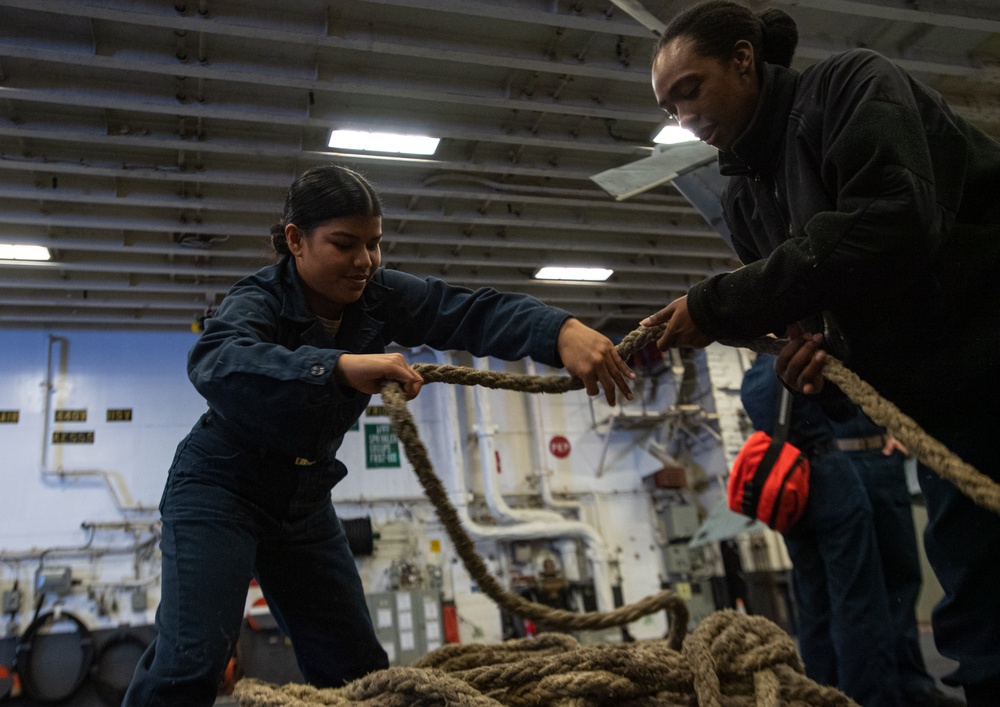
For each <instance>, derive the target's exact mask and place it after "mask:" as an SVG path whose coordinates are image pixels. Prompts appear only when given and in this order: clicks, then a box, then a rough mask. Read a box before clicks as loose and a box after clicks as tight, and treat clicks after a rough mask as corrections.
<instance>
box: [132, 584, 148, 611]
mask: <svg viewBox="0 0 1000 707" xmlns="http://www.w3.org/2000/svg"><path fill="white" fill-rule="evenodd" d="M148 605H149V602H148V600H147V597H146V590H145V589H136V590H135V591H134V592H132V611H145V610H146V607H147V606H148Z"/></svg>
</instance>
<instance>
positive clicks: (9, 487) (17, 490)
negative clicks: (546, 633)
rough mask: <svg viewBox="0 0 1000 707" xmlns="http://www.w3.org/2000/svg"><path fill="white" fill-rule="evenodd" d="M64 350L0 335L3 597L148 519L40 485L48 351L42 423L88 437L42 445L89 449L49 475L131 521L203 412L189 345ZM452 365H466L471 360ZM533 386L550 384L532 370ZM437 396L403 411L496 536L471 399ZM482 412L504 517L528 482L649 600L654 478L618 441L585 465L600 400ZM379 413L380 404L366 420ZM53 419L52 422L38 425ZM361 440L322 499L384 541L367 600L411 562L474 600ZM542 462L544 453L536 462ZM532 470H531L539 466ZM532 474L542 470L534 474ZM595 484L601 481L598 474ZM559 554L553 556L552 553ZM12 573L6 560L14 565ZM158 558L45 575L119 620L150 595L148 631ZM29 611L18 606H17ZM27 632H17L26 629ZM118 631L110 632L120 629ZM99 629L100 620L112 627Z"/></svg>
mask: <svg viewBox="0 0 1000 707" xmlns="http://www.w3.org/2000/svg"><path fill="white" fill-rule="evenodd" d="M52 333H53V334H55V335H56V336H58V337H61V339H62V340H64V342H65V347H63V346H62V345H61V344H59V342H58V341H57V342H56V343H55V344H50V334H49V332H45V331H36V330H30V331H27V330H16V329H15V330H0V370H3V372H4V374H3V376H2V377H0V410H17V411H18V412H19V421H18V422H17V423H16V424H0V448H2V449H3V450H4V451H3V457H2V459H3V461H2V465H3V474H2V479H3V487H2V489H3V490H0V557H6V558H7V559H8V561H6V562H0V590H3V589H9V588H10V586H11V584H12V583H13V581H14V580H15V579H19V580H20V586H21V588H22V589H26V588H27V587H28V586H30V584H31V579H32V577H33V575H34V572H35V569H36V568H37V566H38V562H37V560H36V559H22V560H21V561H17V558H18V557H21V556H22V554H23V553H27V552H31V551H33V550H36V551H37V550H44V549H47V548H53V547H66V546H76V545H80V544H81V543H84V542H85V541H86V540H87V538H88V534H87V533H86V532H85V531H84V530H82V529H81V523H84V522H110V521H122V520H124V519H126V518H132V519H138V520H139V521H140V523H139V526H140V530H141V527H143V526H142V523H143V522H146V521H148V520H149V519H154V518H155V513H153V514H152V515H150V514H148V513H145V514H144V513H142V512H129V511H122V510H120V509H118V508H116V504H115V498H114V497H113V496H112V494H111V493H109V491H108V490H107V488H106V487H105V486H103V485H102V484H101V483H99V479H89V480H79V479H69V480H65V481H59V480H57V479H54V477H52V476H51V475H49V476H44V477H43V474H42V447H43V445H42V437H43V429H44V414H43V413H44V409H45V381H46V371H47V360H48V356H49V351H50V348H51V350H52V352H53V354H54V356H55V360H54V361H53V366H52V370H53V378H52V383H53V390H52V394H51V404H52V405H51V407H52V409H53V410H54V409H56V408H59V409H86V410H87V421H86V422H72V423H69V422H67V423H55V424H53V425H51V427H50V434H51V432H52V431H60V430H65V431H92V432H93V433H94V442H93V444H65V445H49V447H48V451H47V456H48V459H47V462H48V464H47V466H48V469H49V470H55V469H58V470H63V471H73V470H80V469H90V470H100V471H106V472H112V473H113V474H114V475H116V478H117V477H120V479H121V482H122V484H123V485H122V486H121V488H122V489H123V490H122V493H124V490H126V489H127V492H128V493H129V494H130V495H131V500H132V502H134V503H135V504H136V505H145V506H150V507H155V506H156V504H158V502H159V498H160V493H161V491H162V488H163V484H164V481H165V479H166V473H167V469H168V467H169V464H170V461H171V459H172V456H173V453H174V449H175V447H176V445H177V443H178V442H179V441H180V440H181V439H182V438H183V436H184V435H185V434H186V433H187V432H188V430H189V429H190V427H191V425H192V424H193V423H194V422H195V421H196V420H197V418H198V417H199V415H200V414H201V413H202V412H203V411H204V409H205V404H204V401H203V400H202V399H201V398H200V396H199V395H198V394H197V393H196V391H195V390H194V389H193V387H192V386H191V384H190V382H189V381H188V379H187V375H186V368H185V365H186V356H187V351H188V349H189V348H190V346H191V345H192V344H193V343H194V341H195V335H194V334H187V333H131V332H92V331H58V332H52ZM409 353H410V358H411V359H412V360H413V361H426V362H433V361H436V360H438V359H437V358H435V356H434V355H433V354H432V352H428V351H417V352H409ZM455 363H459V364H462V365H471V364H472V360H471V359H470V358H469V357H464V358H463V357H458V358H457V359H456V360H455ZM489 365H490V366H491V367H494V368H500V369H502V370H507V371H510V372H514V373H523V372H525V366H524V364H523V363H513V364H507V363H504V362H499V361H493V360H491V361H489ZM537 373H539V374H549V373H554V371H552V370H550V369H546V368H545V367H539V370H538V371H537ZM443 385H444V384H434V385H432V386H427V387H425V389H424V392H423V393H422V394H421V395H420V396H419V397H418V398H417V400H415V401H413V402H412V403H411V404H410V409H411V412H412V413H413V415H414V417H415V419H416V421H417V425H418V428H419V429H420V434H421V437H422V439H423V441H424V444H425V445H426V446H427V448H428V450H429V453H430V455H431V459H432V462H433V463H434V465H435V468H436V469H437V470H438V471H439V474H441V475H442V476H443V478H445V479H446V480H447V479H448V478H449V476H448V474H449V473H452V472H453V471H454V469H456V468H459V469H464V470H465V472H466V479H467V486H468V489H469V491H470V492H472V494H473V496H472V498H473V503H472V506H471V508H470V512H472V513H473V514H475V517H476V519H477V520H478V521H479V522H482V523H485V524H489V523H491V522H494V521H493V520H492V519H491V518H490V517H489V514H488V513H487V512H486V510H485V506H484V504H482V503H481V502H477V501H476V499H477V498H479V497H480V496H481V494H482V489H483V484H482V478H481V464H480V459H479V445H478V441H477V438H476V435H475V431H476V414H475V405H474V402H473V392H472V389H471V388H460V387H454V388H452V387H451V386H448V387H449V388H450V392H447V393H442V392H440V391H438V392H435V393H432V391H433V389H434V388H437V387H440V386H443ZM443 395H454V396H455V399H456V402H457V409H458V420H459V430H458V432H459V435H460V438H459V439H460V445H459V447H460V450H461V454H460V455H459V456H460V457H461V458H459V459H456V458H455V456H456V455H455V454H454V452H453V447H451V446H449V438H448V436H447V435H446V434H445V432H446V431H447V430H446V429H445V427H446V426H447V425H448V424H449V422H448V417H447V412H446V409H445V407H443V405H442V400H444V398H443V397H442V396H443ZM487 401H488V403H489V405H490V407H491V408H492V415H493V422H494V424H495V425H496V434H495V437H494V442H495V448H496V452H497V455H498V456H499V460H500V470H499V473H497V471H496V463H495V460H493V461H490V463H489V464H488V470H489V471H490V473H496V474H497V480H498V483H499V486H500V489H501V491H502V492H503V494H504V496H505V498H506V500H507V502H508V503H510V505H511V506H524V507H529V506H530V507H539V506H541V498H540V496H539V483H540V476H539V475H540V474H544V475H546V478H547V479H548V481H549V483H550V484H551V488H552V490H553V492H554V493H555V494H556V495H557V496H559V497H560V498H562V499H563V500H564V501H574V502H576V503H578V504H579V511H578V512H572V511H568V512H567V511H564V513H566V514H567V516H568V517H570V518H574V517H576V518H578V519H579V520H581V521H583V522H585V523H588V524H590V525H591V526H593V528H594V529H595V530H596V531H597V533H598V534H600V536H601V537H602V538H603V539H604V540H605V544H606V545H607V548H608V550H609V553H610V558H611V561H612V563H613V564H614V566H615V569H616V572H615V579H617V576H618V575H619V574H620V579H621V583H622V585H623V590H624V594H625V600H626V601H634V600H636V599H638V598H641V597H643V596H646V595H648V594H651V593H655V592H656V591H658V590H659V586H660V577H661V576H662V574H663V571H662V567H661V562H660V557H659V551H658V547H657V546H656V544H655V533H654V530H653V520H652V515H651V510H650V498H649V494H648V491H647V490H646V489H645V488H644V487H643V484H642V477H643V476H644V475H646V474H648V473H651V472H653V471H655V470H656V469H657V468H659V462H657V460H655V459H654V458H653V457H651V456H650V455H649V454H647V453H646V452H644V451H643V450H642V449H641V447H639V446H636V443H635V442H636V439H637V438H636V436H635V435H634V434H632V433H627V432H626V433H622V432H615V433H614V434H613V435H612V437H611V439H610V442H608V443H607V451H606V456H605V462H604V468H603V469H600V470H599V468H598V462H599V459H600V456H601V454H602V451H603V450H604V448H605V445H606V442H607V432H606V429H607V426H606V425H604V426H599V427H598V428H597V430H596V431H595V429H594V426H593V422H594V420H597V421H600V420H603V419H605V418H606V417H607V416H608V415H609V414H612V413H614V412H618V411H619V410H620V409H616V410H614V411H612V410H611V409H609V408H608V407H607V406H606V404H604V403H603V399H602V398H598V399H595V400H589V399H588V397H587V396H586V394H585V393H584V392H582V391H576V392H572V393H569V394H566V395H546V396H543V404H542V420H541V426H540V427H538V426H532V425H531V421H530V417H529V410H528V405H527V401H526V394H522V393H517V392H510V391H489V392H488V393H487ZM656 402H657V405H659V406H661V407H662V406H666V405H669V404H670V403H672V402H673V396H672V391H671V390H670V389H667V390H665V391H664V390H661V391H659V392H658V398H657V401H656ZM379 403H380V401H379V399H378V397H377V396H376V398H374V399H373V401H372V404H373V405H378V404H379ZM109 408H128V409H131V410H132V421H131V422H107V421H106V420H105V413H106V410H107V409H109ZM625 411H626V412H629V413H633V414H635V413H638V412H642V410H641V408H640V407H639V406H638V403H633V404H630V405H627V406H625ZM49 414H50V419H51V415H52V412H51V411H50V413H49ZM361 422H362V430H363V426H364V424H365V423H371V424H376V423H386V422H388V419H387V418H385V417H383V416H381V415H372V416H366V417H365V418H363V419H362V421H361ZM555 435H562V436H565V437H566V438H567V439H569V440H570V442H571V445H572V450H571V452H570V454H569V456H568V457H567V458H565V459H558V458H556V457H555V456H553V455H552V454H551V453H549V452H548V442H549V440H550V439H551V438H552V437H553V436H555ZM364 446H365V443H364V433H363V431H361V430H359V431H358V432H350V433H348V435H347V438H346V439H345V443H344V445H343V448H342V451H341V455H340V456H341V459H342V460H343V461H344V462H345V463H346V464H347V466H348V468H349V469H350V474H349V475H348V477H347V479H345V480H344V481H343V482H341V484H340V485H339V486H338V487H337V488H336V489H335V490H334V494H333V496H334V500H335V502H336V504H337V507H338V511H339V512H340V514H341V515H342V516H344V517H356V516H362V515H369V516H371V517H372V520H373V523H374V525H375V527H376V530H377V531H378V532H379V533H380V534H381V539H380V540H379V541H378V543H377V554H376V556H375V557H374V558H370V559H365V560H363V561H362V562H361V563H360V569H361V572H362V578H363V579H364V581H365V584H366V587H367V589H368V590H369V591H384V590H386V589H388V588H389V581H390V576H391V573H390V568H391V567H392V565H393V563H398V562H402V561H406V562H411V563H412V564H413V565H415V566H418V567H426V566H428V565H431V566H434V567H438V568H441V569H442V570H443V572H444V574H445V585H446V586H445V588H444V589H445V592H446V594H448V593H450V594H452V595H454V594H462V593H467V592H468V591H472V590H471V589H470V587H469V580H468V577H467V576H465V575H464V571H463V570H462V568H461V567H460V566H458V565H456V564H455V562H454V558H453V556H452V553H451V548H450V543H448V542H447V539H446V537H445V535H444V531H443V529H442V527H441V526H440V524H439V523H438V522H437V519H436V518H435V517H434V515H433V511H432V509H431V507H430V505H429V504H428V503H427V501H426V499H425V498H424V496H423V493H422V490H421V488H420V486H419V484H418V482H417V480H416V478H415V476H414V474H413V472H412V469H411V468H410V466H409V464H408V462H407V461H406V460H405V458H404V459H403V460H402V462H401V465H400V467H399V468H366V465H365V449H364ZM539 450H541V451H539ZM539 457H540V460H539ZM539 462H540V463H539ZM598 471H600V473H598ZM139 536H142V537H146V536H143V535H142V533H141V532H140V531H139V530H137V531H136V532H134V533H126V532H122V531H121V530H107V531H101V532H99V533H97V534H96V536H95V538H94V544H95V545H97V546H101V547H123V546H127V545H129V544H130V543H131V542H133V541H134V540H135V539H136V538H137V537H139ZM555 546H556V545H555V544H554V545H553V547H555ZM479 549H480V551H481V552H483V554H486V555H492V556H494V557H496V556H497V554H498V553H501V552H504V551H505V546H504V545H503V543H494V542H483V543H480V546H479ZM11 558H14V559H13V560H11ZM156 560H157V558H155V557H154V558H150V559H149V560H148V561H145V562H143V563H141V566H139V567H136V566H135V565H134V563H133V561H132V558H131V557H130V556H128V555H127V554H125V555H123V556H108V557H106V558H103V559H101V560H99V561H91V560H90V559H89V558H87V557H70V556H58V559H57V554H53V556H52V557H51V558H49V559H48V560H47V564H50V565H51V564H72V565H73V566H74V575H75V576H77V577H79V578H81V579H82V580H83V581H84V583H85V584H87V583H94V582H96V583H99V584H100V583H103V584H110V585H114V584H115V583H119V584H120V585H121V586H120V587H119V588H118V589H112V590H110V591H112V592H113V593H114V594H115V598H116V599H117V600H118V602H119V604H123V605H124V604H127V603H128V602H127V599H128V594H129V592H130V591H131V589H134V586H135V585H139V584H143V583H145V584H147V585H148V590H149V602H150V603H149V608H148V609H147V610H146V611H141V612H136V613H135V614H134V615H129V616H128V617H126V619H127V620H128V621H130V622H132V623H142V622H144V621H148V620H151V619H152V612H153V609H154V608H155V602H156V600H157V586H156V579H157V576H156V572H157V561H156ZM494 566H495V567H496V571H497V572H498V573H499V574H500V575H501V579H502V580H503V579H505V577H504V576H503V573H504V572H508V571H510V568H509V567H507V566H506V563H505V562H502V561H499V560H498V561H497V562H496V563H495V564H494ZM566 569H567V574H569V575H570V576H578V575H580V574H583V575H586V573H587V571H588V568H587V567H585V566H584V567H579V568H574V567H567V568H566ZM78 594H79V596H75V597H73V598H71V599H70V600H69V602H70V603H74V602H75V603H76V604H78V605H79V607H78V608H79V611H81V612H82V613H84V614H88V615H90V616H91V618H92V620H93V621H95V622H97V623H99V622H100V621H101V619H98V618H95V617H93V615H92V614H93V612H94V602H93V601H92V599H91V598H89V597H87V596H85V595H84V590H83V588H82V587H81V588H80V589H79V591H78ZM27 598H28V600H29V602H30V596H29V597H27ZM29 618H30V617H29ZM116 620H120V617H118V618H117V619H116ZM109 621H110V619H109ZM663 628H664V626H663V620H662V618H661V617H655V618H653V619H650V620H649V621H645V622H642V624H641V625H638V626H635V627H633V629H634V630H633V633H634V634H636V635H637V636H638V637H640V638H642V637H647V636H655V635H662V632H663Z"/></svg>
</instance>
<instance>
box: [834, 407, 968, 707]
mask: <svg viewBox="0 0 1000 707" xmlns="http://www.w3.org/2000/svg"><path fill="white" fill-rule="evenodd" d="M855 410H856V411H855V413H854V414H853V415H852V416H851V417H848V418H847V419H844V420H834V421H832V423H833V432H834V434H835V435H836V436H837V447H838V448H839V449H840V450H841V451H842V452H843V453H844V454H845V455H847V458H848V459H849V460H850V462H851V465H852V466H853V467H854V469H855V470H856V471H857V472H858V475H859V476H860V477H861V481H862V483H864V485H865V490H866V491H867V492H868V499H869V500H870V501H871V505H872V511H873V513H874V521H875V538H876V545H877V546H878V552H879V557H880V558H881V561H882V576H883V577H884V578H885V589H886V593H887V594H888V597H889V613H890V614H891V616H892V623H893V635H894V636H895V642H896V644H895V645H896V649H895V656H896V667H897V669H898V671H899V685H900V692H901V693H902V695H903V702H904V704H907V705H934V706H936V707H961V705H964V704H965V703H964V702H963V701H962V700H959V699H958V698H956V697H951V696H948V695H945V694H944V693H943V692H942V691H941V690H939V689H938V687H937V685H936V684H935V683H934V678H933V677H931V675H930V674H929V673H928V672H927V666H926V665H925V664H924V656H923V653H922V652H921V650H920V632H919V629H918V627H917V612H916V606H917V599H918V598H919V597H920V585H921V583H922V579H923V578H922V576H921V572H920V548H919V546H918V545H917V532H916V528H915V527H914V525H913V510H912V508H911V506H912V501H911V498H910V487H909V484H908V483H907V481H906V459H907V456H908V453H907V451H906V448H905V447H903V445H902V444H900V442H899V441H898V440H896V439H893V438H892V437H890V436H888V435H886V431H885V429H884V428H882V427H879V426H878V425H876V424H875V423H874V422H872V420H871V418H869V417H868V416H867V415H865V414H864V412H862V411H861V409H860V408H857V407H855Z"/></svg>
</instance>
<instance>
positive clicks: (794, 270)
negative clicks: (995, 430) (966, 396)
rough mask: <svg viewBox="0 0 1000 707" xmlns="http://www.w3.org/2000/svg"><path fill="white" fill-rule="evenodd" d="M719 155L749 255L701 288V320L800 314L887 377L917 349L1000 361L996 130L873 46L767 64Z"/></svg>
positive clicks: (752, 326)
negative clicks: (966, 116)
mask: <svg viewBox="0 0 1000 707" xmlns="http://www.w3.org/2000/svg"><path fill="white" fill-rule="evenodd" d="M719 159H720V167H721V169H722V172H723V174H726V175H729V176H730V180H729V184H728V186H727V188H726V190H725V192H724V195H723V206H724V209H725V215H726V219H727V222H728V225H729V227H730V229H731V231H732V238H733V247H734V248H735V250H736V252H737V255H738V256H739V258H740V259H741V261H742V262H743V263H745V267H743V268H741V269H739V270H737V271H735V272H731V273H726V274H722V275H718V276H715V277H712V278H710V279H708V280H705V281H703V282H700V283H698V284H697V285H695V286H694V287H693V288H692V289H691V291H690V292H689V296H688V307H689V311H690V314H691V317H692V319H693V320H694V323H695V324H696V325H697V326H698V327H699V329H701V330H702V331H703V332H705V333H706V334H708V335H710V336H712V337H713V338H716V339H718V338H748V337H754V336H759V335H763V334H767V333H772V332H774V333H779V334H783V333H784V330H785V327H786V326H787V325H788V324H791V323H793V322H800V323H804V324H805V325H806V327H807V329H809V330H812V331H821V332H822V333H824V334H825V335H826V337H827V348H829V349H830V350H831V351H832V353H834V355H836V356H838V357H840V358H842V359H844V360H845V362H846V363H847V364H848V365H849V366H850V367H851V368H853V369H854V370H857V371H858V372H859V373H861V374H862V375H863V376H865V375H866V374H867V375H868V376H871V377H872V380H871V382H873V383H875V384H876V387H879V383H880V382H883V383H885V386H884V387H888V388H890V389H892V388H896V387H898V384H901V382H900V381H899V380H894V379H898V378H899V376H898V375H896V374H894V373H893V372H892V370H891V369H893V368H898V366H899V365H903V366H906V365H909V364H911V363H912V362H914V361H920V362H922V363H925V362H927V361H931V362H935V363H940V361H941V360H942V358H943V357H947V359H948V360H949V361H950V360H952V359H953V358H954V357H956V356H957V357H959V358H960V359H962V360H961V361H959V362H958V363H959V365H967V366H968V365H971V366H973V367H975V368H976V369H979V370H988V371H991V372H994V373H995V372H996V371H997V370H998V369H1000V365H998V363H1000V359H998V357H997V354H996V348H998V347H996V346H995V345H996V344H997V343H998V341H1000V317H998V315H997V312H996V311H984V309H989V310H996V309H1000V307H994V306H993V304H990V303H996V304H1000V278H998V277H997V275H1000V270H998V263H1000V144H998V143H997V142H995V141H994V140H992V139H991V138H990V137H988V136H987V135H985V134H984V133H982V132H981V131H979V130H978V129H977V128H975V127H973V126H971V125H970V124H969V123H967V122H966V121H964V120H963V119H961V118H959V117H958V116H956V115H955V114H954V113H952V111H951V110H950V109H949V108H948V106H947V105H946V104H945V103H944V101H943V100H942V98H941V97H940V95H938V94H937V93H936V92H935V91H934V90H933V89H930V88H929V87H927V86H924V85H923V84H921V83H919V82H918V81H916V80H915V79H913V78H912V77H910V76H909V75H908V74H906V73H905V72H904V71H903V70H902V69H900V68H899V67H897V66H896V65H894V64H892V63H891V62H890V61H888V60H887V59H885V58H884V57H882V56H880V55H879V54H877V53H875V52H871V51H867V50H855V51H850V52H847V53H844V54H839V55H836V56H833V57H831V58H829V59H826V60H824V61H822V62H819V63H818V64H815V65H813V66H812V67H810V68H808V69H806V70H805V71H804V72H803V73H801V74H799V73H798V72H796V71H794V70H790V69H785V68H782V67H777V66H773V65H769V64H768V65H765V66H764V74H763V82H762V92H761V98H760V102H759V104H758V107H757V112H756V114H755V116H754V118H753V120H752V122H751V124H750V126H749V127H748V128H747V130H746V132H745V133H744V134H743V135H742V136H741V137H740V138H739V139H738V140H737V142H736V143H735V145H734V146H733V148H732V150H731V151H729V152H725V153H721V154H720V158H719ZM984 294H985V296H984ZM983 327H986V328H987V329H988V330H989V331H990V334H989V335H987V336H985V337H984V336H983V334H982V331H983ZM956 337H957V339H956ZM945 339H947V341H945Z"/></svg>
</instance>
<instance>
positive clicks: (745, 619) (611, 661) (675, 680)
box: [233, 609, 857, 707]
mask: <svg viewBox="0 0 1000 707" xmlns="http://www.w3.org/2000/svg"><path fill="white" fill-rule="evenodd" d="M233 694H234V696H235V697H236V699H237V700H238V701H239V703H240V704H241V705H243V707H317V706H319V705H330V706H333V707H375V705H379V706H386V707H403V705H406V706H407V707H410V706H416V707H425V706H426V707H430V705H435V707H438V706H444V705H447V706H448V707H499V706H501V705H503V706H506V707H603V706H606V705H614V706H615V707H679V706H683V707H695V706H696V705H703V706H712V707H779V706H785V705H791V706H794V707H857V705H856V703H854V702H853V701H851V700H850V699H849V698H847V697H845V696H844V695H843V694H842V693H840V692H838V691H837V690H835V689H833V688H828V687H823V686H821V685H817V684H816V683H814V682H812V681H811V680H809V679H808V678H807V677H806V676H805V675H803V669H802V663H801V661H800V660H799V658H798V654H797V652H796V650H795V644H794V643H793V641H792V639H791V638H790V637H789V636H788V634H786V633H785V632H784V631H782V630H781V629H780V628H779V627H778V626H777V625H775V624H773V623H771V622H770V621H768V620H767V619H765V618H762V617H759V616H745V615H742V614H738V613H737V612H735V611H732V610H729V609H727V610H725V611H718V612H715V613H714V614H712V615H711V616H709V617H708V618H706V619H705V620H704V621H702V622H701V623H700V624H699V625H698V627H697V628H696V629H695V630H694V631H693V632H692V633H691V635H690V636H688V637H687V638H686V639H685V641H684V644H683V647H682V650H680V651H678V650H676V649H674V648H672V647H671V646H670V644H669V641H668V640H666V639H658V640H652V641H637V642H635V643H619V644H605V645H590V646H584V645H581V644H580V643H579V642H578V641H577V640H576V639H575V638H573V637H572V636H569V635H565V634H555V633H554V634H546V633H543V634H541V635H539V636H538V637H536V638H526V639H519V640H514V641H507V642H505V643H501V644H497V645H483V644H466V645H448V646H444V647H442V648H439V649H438V650H436V651H433V652H431V653H429V654H428V655H427V656H425V657H424V658H423V659H422V660H421V661H420V662H418V663H417V664H416V665H415V666H413V667H410V668H389V669H387V670H381V671H378V672H376V673H372V674H370V675H367V676H365V677H363V678H360V679H358V680H355V681H354V682H352V683H350V684H349V685H346V686H344V687H341V688H335V689H318V688H314V687H310V686H308V685H284V686H281V687H278V686H276V685H269V684H267V683H264V682H261V681H259V680H253V679H244V680H241V681H240V682H239V683H237V685H236V689H235V691H234V693H233Z"/></svg>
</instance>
